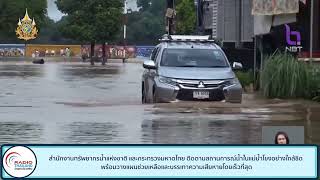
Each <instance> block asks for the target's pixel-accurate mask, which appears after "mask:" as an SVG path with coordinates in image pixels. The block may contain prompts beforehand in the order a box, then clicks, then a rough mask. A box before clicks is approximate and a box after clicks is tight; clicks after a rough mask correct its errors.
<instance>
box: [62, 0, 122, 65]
mask: <svg viewBox="0 0 320 180" xmlns="http://www.w3.org/2000/svg"><path fill="white" fill-rule="evenodd" d="M56 4H57V6H58V9H59V10H60V11H61V12H63V13H65V14H67V15H66V17H65V22H64V25H63V26H62V28H61V31H62V32H63V34H64V35H65V36H66V37H70V38H73V39H76V40H79V41H81V42H90V44H91V53H90V57H91V64H92V65H94V61H93V54H94V46H95V43H97V42H99V43H102V44H103V47H102V50H103V52H102V53H103V58H102V64H105V62H106V52H105V44H106V41H113V40H115V38H116V37H117V34H118V33H119V32H120V30H121V24H122V17H123V16H122V11H123V2H122V1H121V0H57V1H56Z"/></svg>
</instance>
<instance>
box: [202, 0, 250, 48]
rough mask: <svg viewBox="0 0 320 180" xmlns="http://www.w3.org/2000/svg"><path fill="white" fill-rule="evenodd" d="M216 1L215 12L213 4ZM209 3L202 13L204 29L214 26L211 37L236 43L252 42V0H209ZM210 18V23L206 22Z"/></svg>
mask: <svg viewBox="0 0 320 180" xmlns="http://www.w3.org/2000/svg"><path fill="white" fill-rule="evenodd" d="M216 2H217V3H218V9H217V12H215V10H214V9H213V7H214V6H213V4H215V3H216ZM209 4H210V5H209V6H205V7H206V8H207V11H205V13H206V14H205V15H204V22H205V23H204V24H205V29H214V28H215V27H216V29H217V32H216V34H214V33H212V36H213V37H217V38H218V39H222V41H223V42H235V43H236V44H237V45H239V44H240V43H241V42H253V40H252V37H253V16H252V15H251V7H252V0H211V1H210V2H209ZM206 8H205V9H206ZM208 9H209V10H210V12H208ZM211 11H212V12H211ZM216 19H217V20H216ZM210 20H211V24H210V23H208V22H210ZM215 22H216V23H215Z"/></svg>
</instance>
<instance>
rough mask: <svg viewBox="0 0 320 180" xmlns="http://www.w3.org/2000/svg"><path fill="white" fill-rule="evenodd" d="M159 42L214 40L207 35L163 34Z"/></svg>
mask: <svg viewBox="0 0 320 180" xmlns="http://www.w3.org/2000/svg"><path fill="white" fill-rule="evenodd" d="M159 41H160V42H215V41H214V40H213V39H211V37H210V36H209V35H206V36H194V35H168V34H165V35H163V36H162V38H161V39H159Z"/></svg>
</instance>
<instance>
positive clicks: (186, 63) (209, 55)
mask: <svg viewBox="0 0 320 180" xmlns="http://www.w3.org/2000/svg"><path fill="white" fill-rule="evenodd" d="M160 65H161V66H167V67H203V68H210V67H217V68H219V67H221V68H225V67H229V64H228V63H227V61H226V59H225V57H224V55H223V53H222V52H221V51H220V50H212V49H165V50H164V52H163V56H162V60H161V62H160Z"/></svg>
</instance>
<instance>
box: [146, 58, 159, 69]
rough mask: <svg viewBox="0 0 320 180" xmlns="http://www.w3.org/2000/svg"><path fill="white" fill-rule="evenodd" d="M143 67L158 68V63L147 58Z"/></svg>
mask: <svg viewBox="0 0 320 180" xmlns="http://www.w3.org/2000/svg"><path fill="white" fill-rule="evenodd" d="M143 67H144V68H145V69H156V64H155V63H154V61H151V60H146V61H144V62H143Z"/></svg>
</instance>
